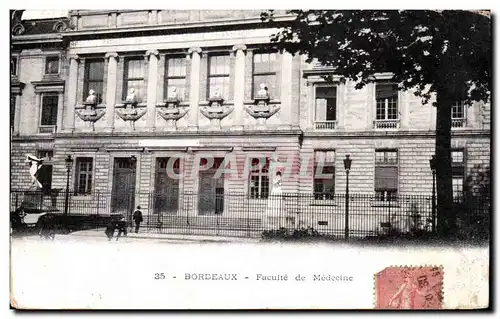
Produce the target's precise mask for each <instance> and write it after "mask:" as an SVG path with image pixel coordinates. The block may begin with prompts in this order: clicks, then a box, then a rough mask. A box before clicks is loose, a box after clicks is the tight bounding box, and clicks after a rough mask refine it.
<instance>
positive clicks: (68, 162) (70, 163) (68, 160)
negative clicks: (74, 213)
mask: <svg viewBox="0 0 500 319" xmlns="http://www.w3.org/2000/svg"><path fill="white" fill-rule="evenodd" d="M64 163H65V164H66V196H65V198H64V215H65V216H68V200H69V172H70V171H71V167H72V166H73V158H71V155H68V157H66V159H65V160H64Z"/></svg>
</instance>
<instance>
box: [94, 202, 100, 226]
mask: <svg viewBox="0 0 500 319" xmlns="http://www.w3.org/2000/svg"><path fill="white" fill-rule="evenodd" d="M99 203H100V197H99V193H97V204H96V210H97V222H96V225H95V227H96V230H98V229H99V221H100V219H99Z"/></svg>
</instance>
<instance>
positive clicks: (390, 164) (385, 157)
mask: <svg viewBox="0 0 500 319" xmlns="http://www.w3.org/2000/svg"><path fill="white" fill-rule="evenodd" d="M397 193H398V152H397V151H396V150H376V151H375V195H376V197H377V199H378V200H381V201H392V200H396V196H397Z"/></svg>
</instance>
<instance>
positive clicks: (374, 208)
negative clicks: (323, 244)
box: [10, 191, 490, 237]
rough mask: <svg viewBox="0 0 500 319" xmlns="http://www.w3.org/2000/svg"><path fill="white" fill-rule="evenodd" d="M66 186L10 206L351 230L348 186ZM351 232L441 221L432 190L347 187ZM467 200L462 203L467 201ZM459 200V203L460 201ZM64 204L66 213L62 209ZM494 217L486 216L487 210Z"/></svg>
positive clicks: (147, 219)
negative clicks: (250, 189)
mask: <svg viewBox="0 0 500 319" xmlns="http://www.w3.org/2000/svg"><path fill="white" fill-rule="evenodd" d="M65 195H66V194H65V193H64V191H62V192H61V191H59V192H45V193H42V192H38V191H12V192H11V201H10V209H11V211H14V210H16V209H19V208H22V209H23V210H24V211H25V212H26V213H27V214H28V215H29V214H35V215H36V214H42V213H54V214H61V215H65V216H69V217H71V216H92V219H91V220H92V222H95V223H98V224H96V225H95V228H96V229H98V228H99V227H102V226H103V225H102V222H99V220H100V219H99V216H100V217H102V218H101V219H105V218H109V217H110V216H113V215H117V216H123V217H125V218H126V220H127V221H128V223H129V226H130V227H131V228H132V227H133V226H134V225H133V224H134V221H133V212H134V210H135V209H136V207H137V206H140V207H141V209H140V210H141V211H142V213H143V222H142V223H141V232H150V233H160V234H169V233H170V234H189V235H219V236H238V237H260V236H261V235H262V232H263V231H266V230H276V229H280V228H284V229H288V230H298V229H314V230H315V231H316V232H318V233H319V234H323V235H329V236H338V237H344V236H345V235H346V234H345V231H346V227H345V226H346V225H345V223H346V218H345V217H346V215H345V214H346V198H345V195H343V194H336V195H333V196H332V195H331V194H328V195H327V194H325V196H318V194H311V193H293V194H282V195H281V196H272V195H269V196H268V198H252V196H250V195H249V194H238V193H223V192H220V191H219V192H216V193H215V194H198V193H189V192H184V193H177V192H172V193H171V194H170V195H165V194H164V193H163V194H158V193H133V194H130V195H129V196H123V194H120V196H119V198H120V200H114V199H115V196H116V195H113V194H112V193H103V192H100V193H97V192H96V193H91V194H86V195H85V196H82V195H79V196H77V195H75V194H73V193H70V194H68V204H67V205H66V201H65ZM348 199H349V207H348V209H349V211H348V225H347V226H348V231H349V233H348V236H349V237H367V236H379V235H382V234H388V233H391V232H398V233H403V234H404V233H415V232H430V231H432V230H433V229H435V228H434V226H435V224H436V216H435V214H433V212H432V197H431V196H424V195H399V196H397V197H395V198H391V200H390V201H381V200H380V198H377V197H375V196H372V195H369V194H350V195H349V198H348ZM461 203H462V204H461V205H462V206H461V207H462V208H461V209H463V210H468V212H469V213H468V214H476V215H481V214H482V215H485V214H486V215H488V216H489V214H488V213H487V211H486V208H485V207H488V209H489V207H490V206H489V204H488V205H486V206H485V204H484V203H482V204H481V203H478V202H475V204H474V205H469V204H464V201H462V202H461ZM464 205H465V206H464ZM457 207H459V206H457ZM65 212H67V215H66V214H65ZM488 218H489V217H488Z"/></svg>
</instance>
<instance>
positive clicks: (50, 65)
mask: <svg viewBox="0 0 500 319" xmlns="http://www.w3.org/2000/svg"><path fill="white" fill-rule="evenodd" d="M45 74H59V57H58V56H48V57H46V58H45Z"/></svg>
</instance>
